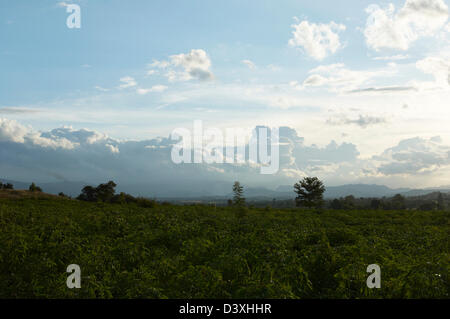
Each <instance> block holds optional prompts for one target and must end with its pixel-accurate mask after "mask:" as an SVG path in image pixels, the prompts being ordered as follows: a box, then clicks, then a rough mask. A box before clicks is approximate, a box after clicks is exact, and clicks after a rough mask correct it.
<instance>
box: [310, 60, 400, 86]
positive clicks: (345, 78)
mask: <svg viewBox="0 0 450 319" xmlns="http://www.w3.org/2000/svg"><path fill="white" fill-rule="evenodd" d="M309 73H310V74H311V75H310V76H308V77H307V78H306V79H305V80H304V81H303V84H302V88H307V87H323V86H326V87H328V88H329V89H330V91H333V92H346V91H347V92H350V91H352V90H357V89H359V88H360V86H361V85H363V84H365V83H368V82H370V80H372V79H374V78H377V77H385V76H392V75H393V74H395V73H396V70H395V69H380V70H351V69H348V68H346V67H345V65H344V64H342V63H337V64H330V65H321V66H318V67H317V68H315V69H312V70H311V71H309Z"/></svg>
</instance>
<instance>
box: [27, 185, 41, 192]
mask: <svg viewBox="0 0 450 319" xmlns="http://www.w3.org/2000/svg"><path fill="white" fill-rule="evenodd" d="M28 190H29V191H30V192H42V188H40V187H39V186H36V184H35V183H31V185H30V187H29V188H28Z"/></svg>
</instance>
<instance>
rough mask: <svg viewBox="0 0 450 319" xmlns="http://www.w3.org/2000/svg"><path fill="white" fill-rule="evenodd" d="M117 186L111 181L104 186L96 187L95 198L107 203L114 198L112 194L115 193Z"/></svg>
mask: <svg viewBox="0 0 450 319" xmlns="http://www.w3.org/2000/svg"><path fill="white" fill-rule="evenodd" d="M116 186H117V184H116V183H114V182H113V181H109V182H108V183H106V184H100V185H98V186H97V188H96V189H95V190H96V193H97V198H98V199H100V200H101V201H103V202H109V201H111V199H112V198H113V197H114V194H115V192H116V190H115V187H116Z"/></svg>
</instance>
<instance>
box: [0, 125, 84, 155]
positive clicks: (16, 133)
mask: <svg viewBox="0 0 450 319" xmlns="http://www.w3.org/2000/svg"><path fill="white" fill-rule="evenodd" d="M0 142H13V143H21V144H25V143H26V144H27V145H34V146H41V147H44V148H53V149H56V148H62V149H73V148H74V147H75V146H76V145H77V144H76V143H72V142H71V141H69V140H67V139H66V138H64V137H55V136H45V135H43V134H41V133H39V132H34V131H33V130H31V129H30V128H27V127H25V126H23V125H21V124H19V123H18V122H16V121H14V120H8V119H2V118H0Z"/></svg>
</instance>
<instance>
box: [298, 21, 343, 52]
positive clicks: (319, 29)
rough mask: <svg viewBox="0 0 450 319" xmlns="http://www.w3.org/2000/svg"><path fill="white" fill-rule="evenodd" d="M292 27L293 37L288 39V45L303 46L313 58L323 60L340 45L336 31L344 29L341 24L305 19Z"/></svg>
mask: <svg viewBox="0 0 450 319" xmlns="http://www.w3.org/2000/svg"><path fill="white" fill-rule="evenodd" d="M292 27H293V28H294V31H293V32H292V34H293V37H292V39H290V40H289V45H290V46H292V47H301V48H303V50H304V51H305V52H306V54H308V55H309V56H310V57H312V58H313V59H315V60H323V59H324V58H326V57H327V56H329V55H330V54H334V53H336V51H337V50H338V49H340V48H341V47H342V44H341V42H340V39H339V34H338V33H339V32H341V31H344V30H345V25H343V24H337V23H335V22H330V23H329V24H315V23H309V22H308V21H306V20H305V21H302V22H300V23H299V24H293V25H292Z"/></svg>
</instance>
